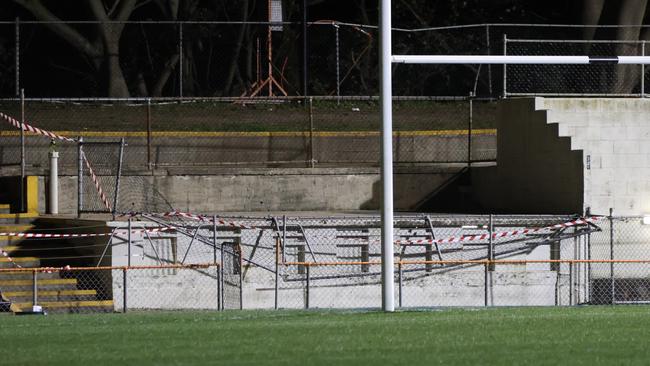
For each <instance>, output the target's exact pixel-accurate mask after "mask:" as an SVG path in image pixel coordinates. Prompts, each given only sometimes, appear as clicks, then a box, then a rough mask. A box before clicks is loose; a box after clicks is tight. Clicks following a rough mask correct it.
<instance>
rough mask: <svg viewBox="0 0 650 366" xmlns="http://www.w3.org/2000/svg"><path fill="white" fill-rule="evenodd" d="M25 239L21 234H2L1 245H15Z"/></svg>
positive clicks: (0, 236)
mask: <svg viewBox="0 0 650 366" xmlns="http://www.w3.org/2000/svg"><path fill="white" fill-rule="evenodd" d="M23 240H24V238H21V237H20V236H12V235H0V247H3V246H6V245H15V244H18V243H20V242H21V241H23Z"/></svg>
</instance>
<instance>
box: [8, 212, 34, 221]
mask: <svg viewBox="0 0 650 366" xmlns="http://www.w3.org/2000/svg"><path fill="white" fill-rule="evenodd" d="M38 216H39V214H38V212H22V213H8V214H3V213H0V219H35V218H37V217H38Z"/></svg>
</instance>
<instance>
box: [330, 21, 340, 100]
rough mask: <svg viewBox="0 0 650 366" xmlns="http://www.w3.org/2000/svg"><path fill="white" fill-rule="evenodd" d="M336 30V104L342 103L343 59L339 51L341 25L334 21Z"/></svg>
mask: <svg viewBox="0 0 650 366" xmlns="http://www.w3.org/2000/svg"><path fill="white" fill-rule="evenodd" d="M332 25H333V26H334V31H335V32H336V104H337V105H338V104H341V68H340V64H341V60H340V52H339V25H338V24H336V23H332Z"/></svg>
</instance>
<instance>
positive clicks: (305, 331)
mask: <svg viewBox="0 0 650 366" xmlns="http://www.w3.org/2000/svg"><path fill="white" fill-rule="evenodd" d="M0 324H2V332H1V334H2V335H0V344H1V345H2V356H1V357H2V364H5V365H68V366H69V365H115V366H117V365H206V364H222V365H242V364H247V365H287V364H295V365H300V364H302V365H342V364H344V365H375V366H376V365H384V364H393V365H397V364H399V365H432V364H441V365H453V364H471V365H477V364H480V365H485V364H489V365H512V364H517V365H557V364H566V365H612V364H615V365H623V364H625V365H628V364H639V365H646V364H648V363H649V362H650V347H648V343H649V341H650V307H646V306H638V307H636V306H634V307H633V306H629V307H623V306H622V307H576V308H490V309H454V310H439V311H409V312H397V313H394V314H384V313H379V312H342V311H337V312H335V311H275V312H274V311H227V312H223V313H216V312H176V313H159V312H148V313H128V314H104V315H58V316H47V317H42V316H20V317H19V316H0Z"/></svg>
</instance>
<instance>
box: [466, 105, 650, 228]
mask: <svg viewBox="0 0 650 366" xmlns="http://www.w3.org/2000/svg"><path fill="white" fill-rule="evenodd" d="M648 116H650V101H648V100H646V99H642V98H635V99H632V98H526V99H508V100H504V101H502V102H500V103H499V119H498V130H499V135H498V137H497V151H498V154H497V167H496V168H493V169H483V170H475V171H474V172H473V174H474V176H473V177H474V182H475V184H476V186H477V190H478V191H480V194H479V196H480V197H481V199H482V200H483V202H484V204H485V205H486V206H487V207H493V208H495V209H498V210H505V211H511V212H525V213H535V212H544V213H569V212H576V213H581V212H584V211H585V210H587V209H590V211H591V212H592V213H595V214H607V213H608V212H609V209H610V208H614V210H615V214H618V215H642V214H645V213H648V212H650V182H649V181H648V179H647V177H648V176H650V144H648V140H650V123H648V122H650V121H649V117H648Z"/></svg>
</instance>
